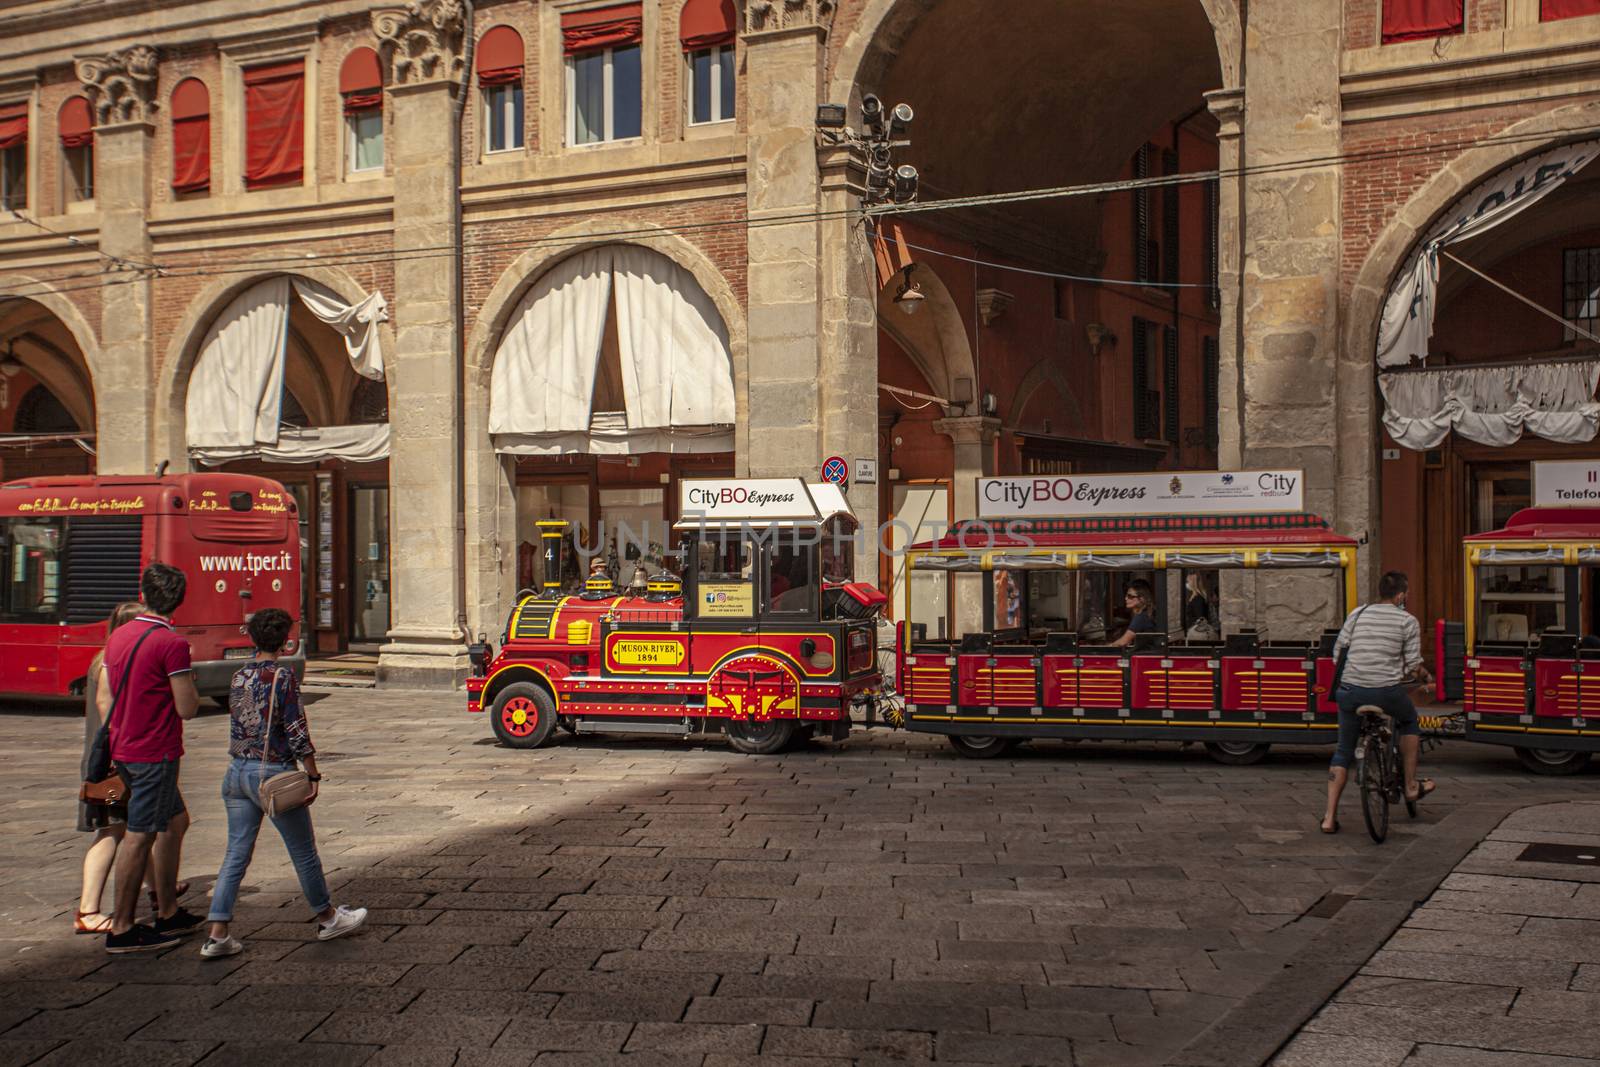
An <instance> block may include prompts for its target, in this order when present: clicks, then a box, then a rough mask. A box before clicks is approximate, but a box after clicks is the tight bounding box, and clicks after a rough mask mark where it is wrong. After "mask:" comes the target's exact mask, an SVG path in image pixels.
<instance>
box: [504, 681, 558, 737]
mask: <svg viewBox="0 0 1600 1067" xmlns="http://www.w3.org/2000/svg"><path fill="white" fill-rule="evenodd" d="M489 721H490V723H492V724H493V726H494V735H495V736H496V737H498V738H499V739H500V742H501V743H502V744H504V745H506V746H507V747H508V748H538V747H539V746H540V745H542V744H544V743H545V742H546V741H548V740H550V731H552V730H554V729H555V728H556V702H555V700H554V699H553V698H552V697H551V696H550V694H549V693H547V692H545V691H544V690H543V689H542V688H540V687H539V686H537V685H534V684H533V683H532V682H513V683H512V684H511V685H508V686H506V687H505V688H504V689H502V690H500V695H499V696H497V697H495V698H494V708H493V710H492V711H490V713H489Z"/></svg>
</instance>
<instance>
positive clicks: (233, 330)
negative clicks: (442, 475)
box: [184, 275, 389, 463]
mask: <svg viewBox="0 0 1600 1067" xmlns="http://www.w3.org/2000/svg"><path fill="white" fill-rule="evenodd" d="M292 281H293V283H294V291H295V292H296V294H298V295H299V297H300V299H301V301H302V302H303V303H304V304H305V305H306V307H307V308H308V309H310V311H311V313H312V314H313V315H315V316H316V317H317V318H319V319H321V320H322V321H324V322H326V323H328V324H329V325H330V326H332V327H333V328H334V329H335V330H337V331H338V332H339V333H340V335H341V336H342V337H343V338H344V344H345V352H346V354H348V355H349V357H350V362H351V366H352V367H353V368H354V369H355V371H356V373H357V374H360V375H362V376H363V377H365V378H371V379H373V380H376V381H381V380H383V350H382V347H381V345H380V343H379V341H378V324H379V323H380V322H384V321H387V319H388V317H389V316H388V308H387V305H386V304H385V303H384V299H383V295H382V294H381V293H376V292H374V293H367V294H364V295H363V296H362V298H361V299H360V300H358V301H356V302H355V303H354V304H348V303H346V302H345V301H344V299H343V298H342V297H340V296H339V295H338V294H337V293H335V292H333V290H331V289H328V288H327V287H326V286H323V285H320V284H318V283H316V282H312V281H308V280H306V279H302V278H295V279H292ZM290 282H291V279H290V278H289V277H288V276H286V275H285V276H279V277H276V278H268V279H267V280H266V281H263V282H260V283H258V284H256V285H253V286H251V287H250V288H249V289H247V290H245V291H244V292H242V293H240V294H239V295H238V296H236V297H235V298H234V299H233V300H232V301H231V302H230V303H229V304H228V306H227V307H225V308H223V310H222V313H221V314H220V315H218V316H217V318H216V321H215V322H213V323H212V324H211V327H210V328H209V329H208V330H207V331H206V337H205V341H204V342H203V343H202V344H201V346H200V355H199V357H198V358H197V359H196V360H195V366H194V372H193V373H192V374H191V375H190V377H189V389H188V394H187V396H186V398H185V401H184V415H185V429H186V434H187V440H188V445H189V452H190V454H191V455H193V456H195V457H196V458H197V459H200V461H201V462H202V463H221V462H226V459H215V458H210V459H208V458H206V457H207V456H212V457H215V456H226V457H227V458H228V459H238V458H242V457H244V456H260V457H262V458H271V459H285V460H287V461H288V462H312V460H313V459H320V458H331V457H329V456H315V457H311V458H308V459H292V458H289V457H290V456H293V455H299V454H300V453H301V449H302V443H303V442H302V440H301V439H300V438H298V437H294V438H292V439H291V440H290V441H289V442H288V443H287V444H285V445H284V447H282V448H280V447H279V445H280V434H281V433H284V434H286V433H287V432H286V431H280V429H279V425H278V424H279V418H280V415H281V408H282V401H283V362H284V353H285V349H286V347H287V343H288V335H289V288H290ZM318 429H319V430H321V431H333V430H339V431H347V432H344V433H340V434H331V435H329V437H328V438H327V441H328V442H330V443H328V444H327V445H326V446H323V445H318V446H317V447H327V448H329V449H332V450H333V451H334V452H339V453H349V454H350V455H352V456H363V457H369V458H382V456H375V455H374V450H376V449H378V448H379V447H380V446H379V444H378V439H379V437H381V438H382V444H381V449H382V451H383V455H387V454H388V428H387V426H383V427H374V426H348V427H319V428H318ZM380 429H381V430H382V433H381V434H379V433H378V432H377V431H378V430H380ZM335 439H337V441H338V442H339V443H337V444H334V443H332V442H333V441H334V440H335ZM271 453H280V454H271ZM339 458H343V457H342V456H340V457H339ZM356 461H357V462H365V460H364V459H360V460H356Z"/></svg>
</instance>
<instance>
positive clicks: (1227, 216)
mask: <svg viewBox="0 0 1600 1067" xmlns="http://www.w3.org/2000/svg"><path fill="white" fill-rule="evenodd" d="M1206 104H1207V105H1208V106H1209V107H1210V109H1211V113H1212V114H1213V115H1215V116H1216V117H1217V122H1218V124H1219V127H1220V128H1219V129H1218V130H1217V169H1218V170H1219V171H1220V172H1221V175H1222V177H1221V178H1220V179H1219V181H1218V186H1217V290H1218V294H1219V295H1220V296H1221V298H1222V300H1221V303H1222V307H1221V309H1220V312H1219V317H1220V324H1219V327H1218V331H1217V351H1218V372H1217V403H1218V407H1219V409H1220V410H1219V411H1218V412H1217V426H1218V442H1217V466H1218V467H1219V468H1221V469H1222V470H1237V469H1238V468H1239V467H1240V466H1241V464H1240V462H1239V446H1240V431H1241V429H1242V426H1243V416H1244V405H1243V403H1242V400H1243V394H1242V392H1241V390H1240V385H1241V383H1242V382H1243V375H1242V374H1241V366H1240V358H1239V357H1240V350H1239V340H1240V336H1241V333H1242V331H1241V329H1240V322H1239V310H1240V308H1239V258H1240V246H1239V238H1240V222H1241V218H1240V215H1241V213H1240V196H1241V192H1242V188H1241V182H1240V181H1239V177H1238V171H1239V159H1240V147H1241V146H1240V140H1239V133H1240V127H1241V125H1242V122H1243V119H1244V90H1243V89H1218V90H1216V91H1215V92H1210V93H1207V94H1206Z"/></svg>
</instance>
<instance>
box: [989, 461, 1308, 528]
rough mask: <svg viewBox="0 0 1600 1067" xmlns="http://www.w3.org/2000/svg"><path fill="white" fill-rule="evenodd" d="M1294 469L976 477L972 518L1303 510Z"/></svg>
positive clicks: (1300, 476)
mask: <svg viewBox="0 0 1600 1067" xmlns="http://www.w3.org/2000/svg"><path fill="white" fill-rule="evenodd" d="M1304 508H1305V473H1304V472H1303V471H1297V470H1262V471H1169V472H1165V473H1160V474H1083V475H1052V476H1048V477H1010V478H979V479H978V518H980V519H1019V518H1021V519H1044V518H1078V517H1081V516H1095V515H1248V514H1270V513H1278V512H1288V511H1301V510H1304Z"/></svg>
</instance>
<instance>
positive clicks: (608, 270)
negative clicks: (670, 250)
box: [489, 245, 734, 455]
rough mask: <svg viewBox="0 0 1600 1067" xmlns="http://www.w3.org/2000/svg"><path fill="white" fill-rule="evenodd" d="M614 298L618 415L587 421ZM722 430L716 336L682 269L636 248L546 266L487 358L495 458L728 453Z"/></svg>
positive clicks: (719, 339)
mask: <svg viewBox="0 0 1600 1067" xmlns="http://www.w3.org/2000/svg"><path fill="white" fill-rule="evenodd" d="M613 299H615V301H616V322H617V347H618V353H619V356H620V359H619V362H620V364H621V378H622V393H623V403H624V405H625V409H626V410H625V411H623V412H620V413H607V412H599V413H597V412H595V411H594V410H593V402H594V385H595V378H596V376H597V374H598V370H599V364H600V357H601V351H602V347H603V344H604V335H605V326H606V317H607V313H608V311H609V309H610V307H611V302H612V300H613ZM619 416H620V421H619ZM733 422H734V408H733V366H732V360H731V357H730V354H729V347H728V333H727V327H726V325H725V324H724V323H723V321H722V317H721V316H720V315H719V314H718V313H717V310H716V307H715V306H714V305H713V304H712V302H711V298H710V297H709V296H707V295H706V293H705V290H703V289H702V288H701V287H700V284H699V282H697V281H696V280H695V278H694V276H693V275H692V274H690V273H689V271H687V270H685V269H684V268H683V267H680V266H679V265H678V264H676V263H674V262H672V261H671V260H670V259H668V258H667V257H665V256H663V255H661V254H660V253H659V252H654V251H651V250H650V249H647V248H640V247H637V246H633V245H608V246H606V247H603V248H595V249H590V250H589V251H587V252H580V253H578V254H577V255H574V256H570V257H568V258H567V259H565V260H563V261H562V262H561V263H559V264H557V265H556V266H555V267H554V268H552V269H551V270H550V271H548V272H546V273H545V274H544V275H543V276H542V277H541V278H539V280H538V281H536V282H535V283H534V285H533V287H532V288H531V289H530V290H529V291H528V294H527V295H526V296H525V297H523V298H522V300H521V302H520V303H519V304H518V305H517V307H516V309H515V310H514V311H513V312H512V315H511V322H510V325H508V326H507V327H506V330H505V333H504V335H503V336H502V337H501V340H500V347H499V349H498V350H497V351H496V352H495V357H494V369H493V371H492V373H491V376H490V385H489V433H490V435H491V436H492V438H493V439H494V445H495V451H497V452H501V453H511V454H522V455H529V454H536V455H537V454H551V453H562V452H592V453H599V454H616V453H637V452H706V451H731V450H732V436H733Z"/></svg>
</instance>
